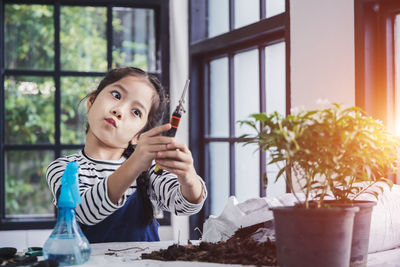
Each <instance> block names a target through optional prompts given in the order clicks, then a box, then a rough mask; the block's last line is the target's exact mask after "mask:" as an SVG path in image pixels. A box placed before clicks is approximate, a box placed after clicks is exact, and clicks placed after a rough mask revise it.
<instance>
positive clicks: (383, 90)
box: [354, 0, 400, 133]
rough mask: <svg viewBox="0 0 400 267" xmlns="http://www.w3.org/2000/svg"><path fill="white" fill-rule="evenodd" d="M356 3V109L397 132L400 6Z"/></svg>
mask: <svg viewBox="0 0 400 267" xmlns="http://www.w3.org/2000/svg"><path fill="white" fill-rule="evenodd" d="M354 3H355V4H354V5H355V6H354V9H355V48H356V49H355V53H356V105H357V106H360V107H362V108H363V109H365V110H366V111H367V112H368V113H369V114H370V115H372V116H374V117H376V118H378V119H381V120H382V121H383V122H384V123H385V124H386V125H387V126H388V127H389V129H391V130H393V131H394V130H396V129H399V128H398V127H399V126H400V108H399V107H400V101H399V92H400V91H399V90H400V87H399V73H400V65H399V46H398V45H399V41H400V39H399V38H400V37H399V17H400V2H399V1H395V0H388V1H377V0H361V1H355V2H354ZM398 133H399V132H398Z"/></svg>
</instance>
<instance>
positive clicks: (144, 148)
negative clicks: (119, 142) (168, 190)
mask: <svg viewBox="0 0 400 267" xmlns="http://www.w3.org/2000/svg"><path fill="white" fill-rule="evenodd" d="M170 128H171V124H169V123H167V124H164V125H161V126H158V127H155V128H153V129H151V130H149V131H147V132H145V133H143V134H141V135H140V136H139V138H138V141H137V144H136V148H135V152H133V154H132V156H131V157H133V158H134V161H133V162H135V164H137V167H138V170H139V173H141V172H144V171H146V170H148V169H149V168H150V166H151V163H152V161H153V160H154V159H155V158H156V155H157V152H158V151H164V150H167V148H166V147H167V144H169V143H171V142H173V137H168V136H160V134H161V133H163V132H166V131H168V130H169V129H170Z"/></svg>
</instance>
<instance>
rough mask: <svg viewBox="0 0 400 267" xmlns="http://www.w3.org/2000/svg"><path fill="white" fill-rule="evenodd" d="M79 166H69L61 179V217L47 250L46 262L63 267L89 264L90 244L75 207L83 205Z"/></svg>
mask: <svg viewBox="0 0 400 267" xmlns="http://www.w3.org/2000/svg"><path fill="white" fill-rule="evenodd" d="M78 169H79V165H78V163H76V162H70V163H68V165H67V167H66V168H65V171H64V174H63V176H62V177H61V193H60V197H59V198H58V217H57V223H56V226H55V227H54V230H53V232H52V233H51V235H50V237H49V238H48V239H47V241H46V243H45V244H44V246H43V256H44V258H45V259H54V260H56V261H58V262H59V264H60V266H63V265H79V264H83V263H85V262H86V261H88V260H89V257H90V245H89V241H88V240H87V238H86V237H85V235H84V234H83V233H82V230H81V228H80V227H79V225H78V223H77V221H76V217H75V206H76V205H77V204H80V203H81V197H80V195H79V189H78V188H79V187H78Z"/></svg>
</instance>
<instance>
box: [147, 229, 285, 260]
mask: <svg viewBox="0 0 400 267" xmlns="http://www.w3.org/2000/svg"><path fill="white" fill-rule="evenodd" d="M261 227H263V224H262V223H261V224H257V225H253V226H250V227H246V228H240V229H238V230H237V231H236V232H235V234H234V235H233V236H232V237H231V238H230V239H228V240H227V241H225V242H222V241H220V242H218V243H208V242H201V243H200V244H199V245H193V244H191V243H190V241H189V243H188V245H185V246H181V245H177V244H174V245H172V246H169V247H168V248H167V249H161V250H159V251H153V252H152V253H143V254H142V259H152V260H161V261H201V262H215V263H225V264H243V265H257V266H278V264H277V259H276V247H275V242H272V241H271V240H270V239H267V241H266V242H261V243H260V242H257V241H254V239H253V238H252V234H254V233H255V232H256V231H257V230H258V229H259V228H261Z"/></svg>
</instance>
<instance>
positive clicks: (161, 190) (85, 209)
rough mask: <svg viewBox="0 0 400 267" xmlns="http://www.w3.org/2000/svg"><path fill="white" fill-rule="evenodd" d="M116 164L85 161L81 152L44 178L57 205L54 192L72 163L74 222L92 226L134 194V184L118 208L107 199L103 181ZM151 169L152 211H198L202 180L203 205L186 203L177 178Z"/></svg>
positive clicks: (53, 166)
mask: <svg viewBox="0 0 400 267" xmlns="http://www.w3.org/2000/svg"><path fill="white" fill-rule="evenodd" d="M125 160H126V159H125V158H121V159H120V160H118V161H116V160H101V161H99V160H95V159H92V158H89V157H88V156H87V155H86V154H85V153H84V152H83V151H80V152H78V153H76V154H73V155H70V156H66V157H62V158H58V159H57V160H55V161H53V162H52V163H51V164H50V165H49V167H48V168H47V172H46V178H47V183H48V185H49V187H50V190H51V192H52V193H53V197H54V204H55V205H56V204H57V192H58V190H59V189H60V186H61V176H62V175H63V173H64V170H65V168H66V166H67V164H68V163H69V162H72V161H76V162H77V163H78V164H79V166H80V168H79V170H78V176H79V191H80V195H81V200H82V204H80V205H78V206H77V207H76V216H77V218H78V221H79V222H81V223H83V224H86V225H94V224H97V223H99V222H101V221H102V220H104V219H105V218H106V217H107V216H109V215H111V214H112V213H113V212H114V211H116V210H117V209H118V208H120V207H122V206H123V205H124V203H125V202H126V200H127V198H128V197H129V196H130V195H131V194H133V193H134V192H135V191H136V181H135V182H133V183H132V185H131V186H130V187H129V188H128V189H127V190H126V191H125V193H124V194H123V196H122V197H121V199H120V200H119V202H118V204H114V203H112V202H111V201H110V199H109V198H108V193H107V192H108V188H107V179H108V177H109V176H110V175H111V174H112V173H113V172H114V171H115V170H117V169H118V168H119V167H120V166H121V164H122V163H123V162H124V161H125ZM154 168H155V165H154V164H153V166H152V167H151V168H150V171H149V173H150V186H149V192H148V193H149V195H150V200H151V201H152V203H153V207H154V208H156V209H161V210H166V211H170V212H173V213H175V214H176V215H191V214H195V213H197V212H199V211H200V209H201V208H202V206H203V203H204V200H205V198H206V196H207V191H206V187H205V185H204V182H203V181H202V179H200V181H201V182H202V186H203V201H202V202H201V203H199V204H193V203H190V202H189V201H187V200H186V199H185V198H184V197H183V195H182V192H181V189H180V185H179V182H178V179H177V176H176V175H175V174H173V173H169V172H167V171H163V174H161V175H157V174H155V173H154Z"/></svg>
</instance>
